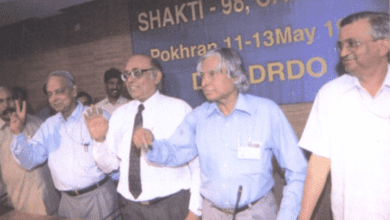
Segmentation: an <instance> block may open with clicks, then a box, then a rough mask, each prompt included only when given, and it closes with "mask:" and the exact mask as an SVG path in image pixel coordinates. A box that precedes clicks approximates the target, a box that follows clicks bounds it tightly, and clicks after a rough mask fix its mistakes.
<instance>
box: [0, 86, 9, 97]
mask: <svg viewBox="0 0 390 220" xmlns="http://www.w3.org/2000/svg"><path fill="white" fill-rule="evenodd" d="M11 96H12V94H11V92H10V91H9V90H8V89H6V88H4V87H3V88H1V89H0V99H6V98H8V97H11Z"/></svg>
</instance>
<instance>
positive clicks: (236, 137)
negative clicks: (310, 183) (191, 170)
mask: <svg viewBox="0 0 390 220" xmlns="http://www.w3.org/2000/svg"><path fill="white" fill-rule="evenodd" d="M197 70H198V73H199V75H200V77H201V79H202V90H203V94H204V95H205V97H206V98H207V100H208V102H205V103H203V104H202V105H201V106H199V107H197V108H196V109H195V110H193V111H192V112H191V113H190V114H189V115H187V117H186V118H185V119H184V121H183V122H182V123H181V125H180V126H179V127H178V129H177V130H176V132H175V133H174V134H173V136H172V137H171V138H170V139H168V140H154V141H153V135H152V134H151V132H150V131H149V130H146V129H141V128H139V129H137V130H136V131H135V132H134V136H133V141H134V143H135V144H136V145H137V146H138V147H141V148H143V149H144V150H145V151H147V150H148V149H150V148H152V150H150V151H149V152H148V155H147V158H148V159H149V160H150V161H151V162H153V163H157V164H161V165H167V166H178V165H181V164H183V163H185V162H187V161H189V160H191V159H192V158H193V157H195V156H196V155H199V159H200V166H201V173H202V186H201V194H202V196H203V197H204V202H203V217H202V219H213V220H214V219H231V218H232V217H235V218H236V219H296V218H297V217H298V214H299V210H300V204H301V198H302V191H303V183H304V180H305V176H306V166H307V162H306V160H305V158H304V156H303V153H302V151H301V150H300V149H299V148H298V145H297V138H296V136H295V134H294V132H293V130H292V128H291V126H290V124H289V123H288V121H287V119H286V117H285V116H284V114H283V113H282V111H281V110H280V109H279V107H278V106H277V105H276V104H275V103H274V102H272V101H270V100H267V99H264V98H260V97H256V96H253V95H248V94H244V92H245V91H247V89H248V88H249V80H248V77H247V75H246V73H245V70H244V68H243V67H242V61H241V59H240V57H239V55H238V53H237V52H236V51H234V50H232V49H228V48H222V49H214V50H211V51H209V52H207V53H206V54H205V55H204V56H203V57H202V58H201V59H200V60H199V61H198V66H197ZM147 146H149V147H147ZM150 146H152V147H150ZM272 155H274V156H275V157H276V159H277V160H278V163H279V165H280V167H281V168H282V169H284V170H285V178H286V182H287V185H286V186H285V188H284V191H283V199H282V203H281V207H280V210H279V211H278V207H277V204H276V201H275V198H274V195H273V192H272V188H273V186H274V180H273V178H272V163H271V159H272ZM236 203H237V204H236Z"/></svg>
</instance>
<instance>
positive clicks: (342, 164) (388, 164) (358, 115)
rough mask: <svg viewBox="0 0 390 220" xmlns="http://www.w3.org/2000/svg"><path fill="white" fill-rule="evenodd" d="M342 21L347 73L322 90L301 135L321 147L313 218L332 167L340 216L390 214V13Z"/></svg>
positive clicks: (307, 212) (309, 199)
mask: <svg viewBox="0 0 390 220" xmlns="http://www.w3.org/2000/svg"><path fill="white" fill-rule="evenodd" d="M340 27H341V28H340V34H339V41H338V44H337V45H338V48H339V55H340V60H341V62H342V64H343V67H344V69H345V71H346V72H347V74H344V75H342V76H341V77H338V78H337V79H334V80H332V81H331V82H329V83H327V84H326V85H324V86H323V87H322V88H321V89H320V91H319V92H318V94H317V97H316V99H315V101H314V104H313V108H312V111H311V113H310V116H309V120H308V122H307V124H306V127H305V130H304V132H303V135H302V139H301V140H300V142H299V145H300V146H301V147H303V148H306V149H308V150H310V151H312V153H313V154H312V156H311V158H310V162H309V167H308V175H307V179H306V182H305V189H304V197H303V202H302V211H301V214H300V219H301V220H303V219H310V216H311V215H312V213H313V210H314V207H315V205H316V203H317V201H318V197H319V196H320V194H321V192H322V190H323V188H324V184H325V181H326V178H327V175H328V173H329V172H330V171H332V172H331V177H332V196H331V200H332V212H333V217H334V219H353V220H355V219H389V216H390V209H389V204H390V184H389V183H390V173H389V170H390V160H389V155H390V68H389V67H390V66H389V64H388V62H389V47H390V46H389V45H390V42H389V39H390V38H389V37H390V35H389V34H390V32H389V28H390V22H389V14H387V13H379V12H359V13H356V14H352V15H349V16H348V17H346V18H344V19H343V20H342V21H341V23H340Z"/></svg>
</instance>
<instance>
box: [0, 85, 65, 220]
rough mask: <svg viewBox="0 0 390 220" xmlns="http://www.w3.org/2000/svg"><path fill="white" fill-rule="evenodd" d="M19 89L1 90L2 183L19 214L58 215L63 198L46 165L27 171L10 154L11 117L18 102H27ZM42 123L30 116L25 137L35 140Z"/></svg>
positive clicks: (27, 120) (0, 158)
mask: <svg viewBox="0 0 390 220" xmlns="http://www.w3.org/2000/svg"><path fill="white" fill-rule="evenodd" d="M18 88H19V87H18ZM20 91H21V90H20V89H13V90H12V92H13V94H11V91H10V90H9V89H8V88H6V87H4V86H1V87H0V166H1V174H2V180H3V182H4V183H5V185H6V191H7V194H8V197H9V203H10V204H11V206H12V207H14V208H15V209H16V210H18V211H22V212H28V213H33V214H41V215H53V214H56V212H57V209H58V205H59V200H60V195H59V193H58V192H57V191H56V190H55V188H54V184H53V180H52V178H51V175H50V171H49V168H48V166H47V163H44V164H43V165H42V166H39V167H37V168H35V169H33V170H30V171H28V170H25V169H23V168H22V167H21V166H19V165H18V164H17V163H16V162H15V160H14V159H13V156H12V153H11V151H10V145H11V141H12V133H11V131H10V128H9V124H10V115H11V114H12V113H13V112H15V101H14V100H19V102H20V101H26V100H25V99H26V94H24V93H23V92H20ZM41 124H42V121H41V120H40V119H38V118H37V117H35V116H32V115H29V114H27V118H26V125H25V133H24V135H25V137H26V138H30V137H32V136H33V135H34V134H35V132H36V131H37V130H38V128H39V126H40V125H41Z"/></svg>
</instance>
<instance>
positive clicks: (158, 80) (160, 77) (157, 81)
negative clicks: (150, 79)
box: [154, 70, 162, 85]
mask: <svg viewBox="0 0 390 220" xmlns="http://www.w3.org/2000/svg"><path fill="white" fill-rule="evenodd" d="M161 80H162V73H161V71H160V70H157V72H156V76H155V77H154V83H155V84H156V85H158V84H159V83H160V82H161Z"/></svg>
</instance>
